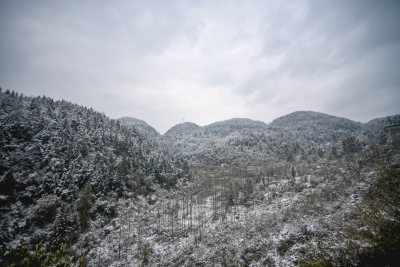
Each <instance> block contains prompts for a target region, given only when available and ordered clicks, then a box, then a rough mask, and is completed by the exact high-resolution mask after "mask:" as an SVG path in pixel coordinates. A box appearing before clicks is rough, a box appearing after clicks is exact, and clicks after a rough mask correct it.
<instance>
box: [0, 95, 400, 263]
mask: <svg viewBox="0 0 400 267" xmlns="http://www.w3.org/2000/svg"><path fill="white" fill-rule="evenodd" d="M399 123H400V116H399V115H395V116H389V117H385V118H379V119H374V120H371V121H370V122H368V123H365V124H362V123H358V122H354V121H351V120H348V119H344V118H338V117H334V116H330V115H326V114H322V113H317V112H304V111H303V112H294V113H292V114H289V115H286V116H283V117H280V118H278V119H276V120H274V121H273V122H272V123H270V124H265V123H263V122H259V121H252V120H249V119H231V120H227V121H222V122H217V123H214V124H210V125H207V126H203V127H201V126H198V125H196V124H194V123H183V124H178V125H176V126H174V127H172V128H171V129H170V130H169V131H168V132H167V133H165V134H164V135H160V134H158V133H157V131H156V130H154V129H153V128H152V127H151V126H149V125H148V124H147V123H145V122H144V121H140V120H137V119H133V118H122V119H120V120H113V119H109V118H108V117H106V116H105V115H104V114H101V113H98V112H95V111H93V110H92V109H90V108H86V107H82V106H78V105H76V104H72V103H70V102H67V101H64V100H62V101H54V100H53V99H51V98H47V97H45V96H43V97H31V96H30V97H27V96H23V95H22V94H18V93H16V92H14V91H9V90H6V91H4V90H2V91H1V92H0V208H1V215H2V216H1V219H0V227H1V233H0V250H1V253H0V255H1V258H0V265H2V266H86V265H87V266H207V265H211V266H212V265H220V266H385V265H386V266H395V265H394V263H395V262H398V261H399V260H400V259H399V256H398V255H400V254H399V253H400V251H399V247H400V212H399V211H400V207H399V203H400V199H399V196H400V153H399V150H396V149H393V148H392V147H391V143H390V136H389V135H388V133H387V132H386V131H385V130H384V127H385V126H388V125H393V124H399Z"/></svg>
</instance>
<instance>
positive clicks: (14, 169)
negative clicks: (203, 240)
mask: <svg viewBox="0 0 400 267" xmlns="http://www.w3.org/2000/svg"><path fill="white" fill-rule="evenodd" d="M0 90H1V89H0ZM187 177H188V168H187V164H186V162H185V161H184V160H182V159H180V158H177V157H175V156H172V155H170V154H168V152H166V151H165V150H163V149H161V148H160V147H159V146H158V145H157V144H154V142H150V141H148V139H147V138H146V137H145V136H143V135H141V134H138V132H137V131H136V130H135V128H132V127H126V126H123V125H121V124H120V122H119V121H116V120H112V119H109V118H107V117H106V116H105V115H104V114H101V113H99V112H95V111H93V110H92V109H89V108H86V107H82V106H78V105H76V104H72V103H70V102H66V101H64V100H62V101H54V100H53V99H51V98H47V97H44V96H43V97H26V96H23V95H22V94H18V93H15V92H14V91H12V92H10V91H9V90H7V91H3V90H1V91H0V208H1V214H2V216H1V219H0V220H1V224H0V226H1V230H0V249H5V248H6V247H7V246H9V245H10V244H9V242H11V241H13V240H14V239H15V238H16V236H19V239H25V241H26V242H31V243H35V242H39V241H42V240H50V243H51V245H52V248H53V249H58V248H59V246H60V245H61V244H62V243H66V242H70V243H73V240H71V238H72V237H71V236H68V234H67V233H69V232H68V231H66V229H58V228H60V227H61V225H64V226H62V227H67V226H65V225H68V227H73V228H74V227H75V228H77V229H79V228H80V230H84V228H87V227H88V221H90V219H89V217H90V218H97V219H98V218H99V217H104V222H105V223H106V222H107V221H108V220H109V219H110V218H112V217H114V216H116V214H114V213H115V208H113V206H112V205H113V204H112V203H113V202H112V201H102V200H109V199H117V198H118V197H128V196H133V197H134V196H136V195H146V194H148V193H150V192H154V191H155V190H156V189H157V188H160V187H163V188H170V187H173V186H174V185H175V184H176V182H177V181H178V180H179V179H181V178H187ZM85 194H86V196H85ZM88 196H89V197H88ZM85 209H86V210H85ZM11 214H12V215H11ZM60 214H63V216H64V218H60V216H59V215H60ZM62 220H72V221H71V222H68V223H65V221H62ZM74 220H77V222H74ZM54 221H55V223H53V222H54ZM40 228H46V231H41V230H40ZM77 231H78V230H77ZM27 233H29V235H28V234H27ZM60 233H64V234H65V235H64V236H63V234H60ZM28 237H29V238H28ZM56 239H59V240H56ZM0 265H2V264H1V262H0Z"/></svg>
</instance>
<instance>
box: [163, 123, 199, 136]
mask: <svg viewBox="0 0 400 267" xmlns="http://www.w3.org/2000/svg"><path fill="white" fill-rule="evenodd" d="M200 129H201V126H199V125H197V124H195V123H193V122H183V123H179V124H177V125H175V126H173V127H172V128H171V129H169V130H168V131H167V132H166V133H165V134H164V137H174V136H181V135H191V134H193V133H195V132H197V131H199V130H200Z"/></svg>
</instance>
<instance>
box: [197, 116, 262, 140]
mask: <svg viewBox="0 0 400 267" xmlns="http://www.w3.org/2000/svg"><path fill="white" fill-rule="evenodd" d="M266 127H267V124H265V123H264V122H261V121H253V120H251V119H245V118H233V119H229V120H224V121H219V122H215V123H212V124H209V125H206V126H204V131H203V132H204V134H207V135H215V136H226V135H228V134H230V133H233V132H237V131H241V130H243V129H263V128H266Z"/></svg>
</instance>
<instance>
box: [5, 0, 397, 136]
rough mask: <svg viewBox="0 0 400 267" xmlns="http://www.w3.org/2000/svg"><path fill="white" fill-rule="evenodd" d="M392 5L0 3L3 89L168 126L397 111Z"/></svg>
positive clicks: (368, 116)
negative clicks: (304, 113)
mask: <svg viewBox="0 0 400 267" xmlns="http://www.w3.org/2000/svg"><path fill="white" fill-rule="evenodd" d="M399 7H400V4H399V3H398V1H385V2H384V3H383V2H382V3H380V2H376V1H351V2H348V1H329V2H325V1H324V2H321V1H314V0H310V1H285V2H284V3H281V2H277V1H223V2H222V1H218V2H216V1H201V2H194V1H168V2H167V1H112V2H110V1H35V2H32V1H2V2H1V3H0V31H1V34H2V42H1V43H0V58H1V60H0V85H1V86H3V87H7V88H11V89H15V90H18V91H21V92H23V93H25V94H28V95H29V94H34V95H43V94H45V95H48V96H50V97H54V98H56V99H61V98H63V99H67V100H71V101H73V102H77V103H79V104H82V105H86V106H90V107H93V108H94V109H95V110H98V111H101V112H105V113H106V114H107V115H109V116H111V117H114V118H116V117H121V116H133V117H137V118H140V119H144V120H145V121H147V122H149V123H150V124H152V125H154V126H155V127H156V128H157V129H158V130H160V131H161V132H165V131H166V130H167V129H168V128H169V127H171V126H172V125H173V124H175V123H178V122H181V121H182V120H183V119H185V120H186V121H194V122H196V123H198V124H207V123H211V122H214V121H216V120H222V119H228V118H231V117H251V118H253V119H257V120H262V121H271V120H272V119H274V118H275V117H276V116H279V115H284V114H286V113H289V112H292V111H295V110H303V109H306V110H316V111H321V112H327V113H330V114H334V115H340V116H345V117H349V118H352V119H355V120H362V121H366V120H369V119H371V118H373V117H377V116H383V115H386V114H389V113H390V114H392V113H398V112H399V111H400V110H399V108H398V104H397V103H398V102H399V100H400V99H399V95H400V93H399V89H398V88H399V83H400V80H399V78H398V75H397V72H396V70H398V69H399V67H400V66H399V65H400V63H399V62H400V61H399V56H398V55H399V54H400V53H399V52H400V51H399V50H400V43H399V41H400V22H399V20H398V19H397V10H399Z"/></svg>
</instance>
